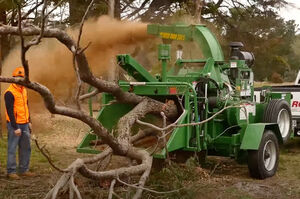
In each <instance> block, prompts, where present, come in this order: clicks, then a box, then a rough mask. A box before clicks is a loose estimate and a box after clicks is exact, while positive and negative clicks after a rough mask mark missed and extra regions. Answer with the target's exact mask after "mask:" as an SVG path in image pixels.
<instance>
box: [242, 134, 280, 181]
mask: <svg viewBox="0 0 300 199" xmlns="http://www.w3.org/2000/svg"><path fill="white" fill-rule="evenodd" d="M278 162H279V145H278V140H277V137H276V135H275V134H274V132H273V131H271V130H265V132H264V134H263V136H262V139H261V142H260V145H259V148H258V150H248V169H249V173H250V175H251V176H252V177H253V178H257V179H265V178H268V177H271V176H273V175H275V173H276V171H277V168H278Z"/></svg>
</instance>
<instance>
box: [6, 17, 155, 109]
mask: <svg viewBox="0 0 300 199" xmlns="http://www.w3.org/2000/svg"><path fill="white" fill-rule="evenodd" d="M67 32H68V34H69V35H71V36H72V37H73V38H74V39H75V40H76V39H77V35H78V27H75V28H72V29H69V30H67ZM148 38H149V36H148V35H147V25H146V24H145V23H140V22H129V21H118V20H115V19H112V18H109V17H108V16H101V17H99V18H97V19H89V20H88V21H86V23H85V24H84V28H83V34H82V38H81V43H80V45H81V47H85V46H87V45H88V43H89V42H91V45H90V46H89V47H88V49H87V50H86V51H85V53H86V56H87V59H88V62H89V65H90V68H91V70H92V71H93V73H94V74H95V75H96V76H98V77H99V76H102V77H103V78H104V79H107V77H108V76H111V75H113V74H112V73H114V71H115V67H116V61H115V56H116V55H117V54H121V53H128V54H130V53H132V52H133V51H134V49H135V48H136V47H139V46H141V45H142V43H143V42H145V41H146V40H147V39H148ZM27 59H28V61H29V66H30V77H31V80H32V81H36V82H40V83H42V84H44V85H45V86H47V87H48V88H49V89H50V90H51V92H53V94H54V95H55V97H56V99H57V100H59V101H61V102H65V101H67V100H69V99H70V98H71V96H72V93H74V91H75V88H76V79H75V73H74V70H73V65H72V54H71V52H70V51H69V50H68V49H67V48H66V47H65V46H64V45H62V44H61V43H59V42H58V41H57V40H56V39H43V40H42V43H41V44H40V45H38V46H35V47H33V48H32V49H30V50H29V52H28V53H27ZM20 65H21V60H20V46H19V45H17V46H16V48H15V49H13V50H12V51H11V52H10V54H9V55H8V57H7V58H6V60H5V61H4V64H3V75H4V76H11V73H12V71H13V69H14V68H15V67H16V66H20ZM4 87H5V86H4ZM4 89H5V88H4ZM4 89H3V90H4ZM37 96H38V95H37V94H34V93H32V92H31V93H30V100H31V102H33V104H41V103H40V102H41V99H40V97H37ZM2 97H3V96H2ZM31 104H32V103H31Z"/></svg>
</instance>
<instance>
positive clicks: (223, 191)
mask: <svg viewBox="0 0 300 199" xmlns="http://www.w3.org/2000/svg"><path fill="white" fill-rule="evenodd" d="M33 124H34V134H35V135H36V136H37V137H38V140H39V142H40V144H41V145H46V148H47V149H48V151H49V153H50V154H51V157H52V158H53V161H54V163H55V164H56V165H57V166H59V167H61V168H65V167H66V166H67V165H68V164H70V163H71V162H72V161H74V160H75V159H76V158H77V157H84V156H88V155H87V154H78V153H76V147H77V145H78V144H79V143H80V141H81V140H82V138H83V136H84V135H85V133H86V132H88V129H89V128H88V127H87V126H86V125H84V124H82V123H80V122H78V121H76V120H73V119H69V118H66V117H63V116H55V117H52V116H51V115H50V114H35V115H34V116H33ZM5 158H6V135H5V136H4V138H3V139H1V140H0V199H2V198H3V199H19V198H25V199H27V198H28V199H29V198H30V199H31V198H43V197H44V196H45V194H46V193H47V191H49V190H50V189H51V187H53V186H54V184H55V182H56V181H57V179H58V178H59V176H60V175H61V174H60V173H59V172H57V171H55V170H54V169H53V168H51V166H50V165H49V164H48V162H47V160H46V159H45V158H44V157H43V156H42V155H41V154H40V153H39V151H38V150H37V148H36V147H35V146H34V144H33V149H32V161H31V169H32V171H34V172H35V173H37V174H38V176H37V177H34V178H22V180H19V181H11V180H8V179H7V178H6V171H5V167H6V160H5ZM123 161H124V160H122V159H120V158H118V157H114V158H113V163H112V164H116V165H118V164H120V163H121V162H123ZM299 165H300V138H295V139H294V140H291V141H290V143H289V144H288V145H286V146H285V147H282V148H281V154H280V163H279V169H278V172H277V174H276V175H275V176H274V177H272V178H269V179H266V180H255V179H252V178H250V177H249V173H248V168H247V165H240V164H237V163H236V162H235V161H234V160H231V159H228V158H220V157H209V158H208V166H206V167H205V168H201V167H200V166H197V165H196V166H195V165H194V166H189V165H187V164H180V165H178V166H176V168H166V169H163V170H162V171H161V172H157V171H153V173H152V176H151V178H150V180H149V182H148V184H147V186H148V187H149V188H151V189H154V190H160V191H162V190H163V191H170V190H173V189H175V188H178V190H179V191H178V193H176V192H175V193H172V194H152V193H147V192H145V193H144V197H143V198H195V199H202V198H203V199H204V198H205V199H213V198H228V199H229V198H230V199H231V198H237V199H250V198H253V199H254V198H255V199H259V198H263V199H266V198H272V199H274V198H279V199H281V198H282V199H286V198H300V170H299V169H298V167H299ZM174 176H175V177H174ZM76 184H77V186H78V187H79V189H80V191H81V193H82V195H83V198H107V186H109V182H108V183H105V182H101V183H100V182H93V181H90V180H87V179H83V178H82V177H80V176H78V177H77V180H76ZM116 192H117V193H118V194H120V196H122V198H130V194H127V193H126V192H128V189H127V188H126V187H123V186H120V185H119V186H118V187H117V188H116ZM60 198H68V197H67V194H62V195H61V196H60ZM116 198H117V197H116Z"/></svg>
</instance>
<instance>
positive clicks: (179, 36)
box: [159, 32, 185, 41]
mask: <svg viewBox="0 0 300 199" xmlns="http://www.w3.org/2000/svg"><path fill="white" fill-rule="evenodd" d="M159 35H160V36H161V38H163V39H173V40H181V41H183V40H185V35H183V34H175V33H169V32H160V33H159Z"/></svg>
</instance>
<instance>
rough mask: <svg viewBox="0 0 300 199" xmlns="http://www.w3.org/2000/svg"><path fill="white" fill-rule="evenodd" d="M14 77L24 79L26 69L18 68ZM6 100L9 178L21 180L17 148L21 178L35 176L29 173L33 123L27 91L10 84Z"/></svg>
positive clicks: (6, 92) (19, 86) (5, 96)
mask: <svg viewBox="0 0 300 199" xmlns="http://www.w3.org/2000/svg"><path fill="white" fill-rule="evenodd" d="M13 77H15V78H24V68H23V67H17V68H16V69H15V70H14V72H13ZM4 100H5V107H6V121H7V130H8V145H7V176H8V178H10V179H14V180H18V179H20V177H19V175H17V163H16V150H17V146H19V168H18V172H19V174H20V175H21V176H29V177H30V176H34V173H32V172H30V171H29V162H30V155H31V147H30V132H31V123H30V117H29V109H28V99H27V90H26V88H25V87H24V86H21V85H18V84H10V86H9V87H8V89H7V90H6V91H5V93H4Z"/></svg>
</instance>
